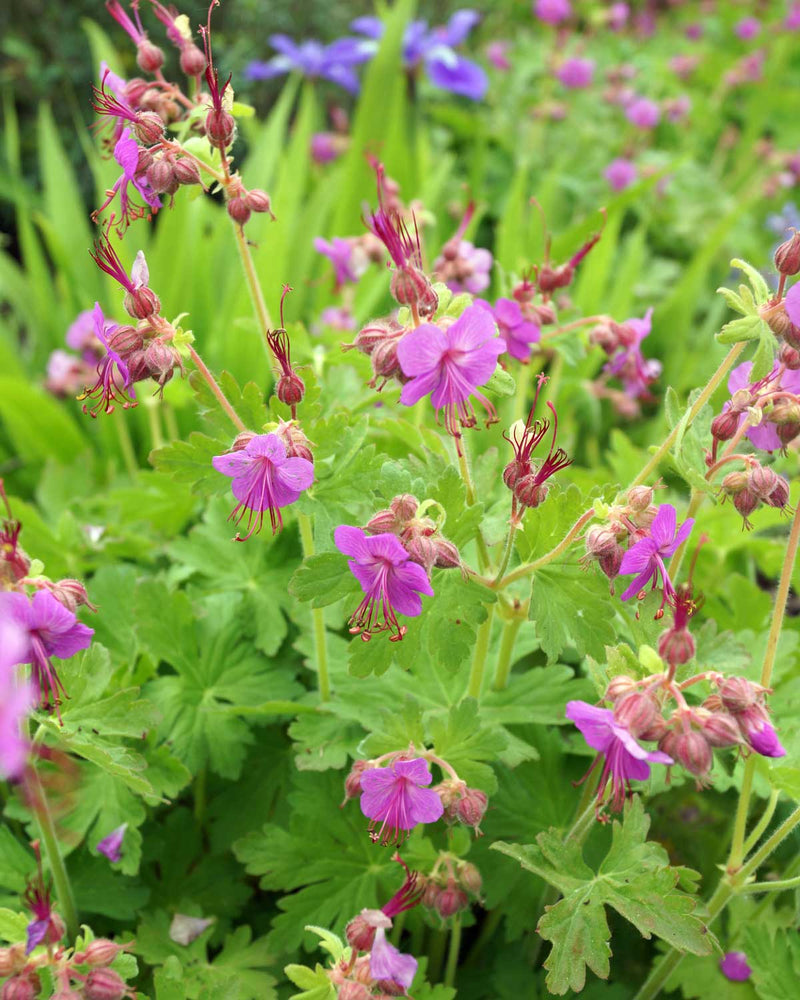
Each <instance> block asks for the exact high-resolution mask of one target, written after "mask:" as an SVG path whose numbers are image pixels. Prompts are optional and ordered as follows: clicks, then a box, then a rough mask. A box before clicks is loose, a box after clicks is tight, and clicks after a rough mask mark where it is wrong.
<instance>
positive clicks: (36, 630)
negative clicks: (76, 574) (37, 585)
mask: <svg viewBox="0 0 800 1000" xmlns="http://www.w3.org/2000/svg"><path fill="white" fill-rule="evenodd" d="M0 620H2V621H6V622H9V623H11V625H12V626H16V627H17V628H18V629H19V631H20V633H21V635H22V642H23V645H22V651H21V653H19V654H18V655H19V661H18V662H19V663H30V664H31V667H32V670H31V679H32V681H33V683H34V685H35V688H36V692H37V696H38V701H39V705H40V707H42V708H50V707H51V706H52V707H55V709H56V712H58V706H59V702H60V695H61V694H64V693H65V692H64V688H63V685H62V684H61V681H60V680H59V678H58V674H57V673H56V670H55V667H54V666H53V664H52V662H51V660H50V657H52V656H57V657H59V659H62V660H66V659H68V658H69V657H70V656H73V655H74V654H75V653H77V652H78V651H79V650H81V649H86V648H87V646H88V645H89V644H90V642H91V641H92V636H93V635H94V629H91V628H89V627H88V626H87V625H84V624H83V623H82V622H79V621H78V619H77V618H76V617H75V615H74V613H73V612H72V611H68V610H67V608H65V607H64V605H63V604H60V603H59V602H58V601H57V600H56V599H55V597H53V595H52V594H50V593H49V592H48V591H46V590H38V591H37V592H36V593H35V594H34V595H33V599H32V600H29V599H28V597H27V595H25V594H20V593H16V592H13V593H12V592H10V591H5V592H3V593H0ZM59 717H60V716H59Z"/></svg>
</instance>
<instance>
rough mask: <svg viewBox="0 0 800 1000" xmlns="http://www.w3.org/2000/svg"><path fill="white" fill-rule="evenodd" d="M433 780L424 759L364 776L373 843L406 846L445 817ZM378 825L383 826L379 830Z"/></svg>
mask: <svg viewBox="0 0 800 1000" xmlns="http://www.w3.org/2000/svg"><path fill="white" fill-rule="evenodd" d="M374 537H375V538H381V537H387V536H381V535H375V536H374ZM388 537H390V538H394V536H393V535H390V536H388ZM395 541H397V539H395ZM398 544H399V542H398ZM431 781H433V777H432V775H431V770H430V767H429V766H428V762H427V761H426V760H425V759H424V758H423V757H415V758H414V759H413V760H395V761H392V763H391V764H388V765H387V766H386V767H373V768H369V769H368V770H366V771H364V772H363V773H362V775H361V789H362V794H361V812H362V813H363V814H364V815H365V816H366V817H367V818H368V819H369V820H371V822H370V824H369V829H370V831H371V833H370V836H371V838H372V840H373V842H375V843H377V842H378V841H380V843H382V844H384V845H385V844H399V843H402V841H404V840H405V839H406V837H407V836H408V834H409V833H410V831H411V830H413V829H414V827H415V826H416V825H417V823H435V822H436V820H437V819H440V818H441V816H442V814H443V813H444V806H443V805H442V800H441V799H440V798H439V796H438V795H437V794H436V792H434V791H433V790H432V789H430V788H428V787H427V786H428V785H430V783H431ZM378 824H380V827H379V828H378V830H377V831H375V827H376V826H377V825H378Z"/></svg>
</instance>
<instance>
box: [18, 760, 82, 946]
mask: <svg viewBox="0 0 800 1000" xmlns="http://www.w3.org/2000/svg"><path fill="white" fill-rule="evenodd" d="M30 775H31V776H30V779H29V781H30V786H31V792H32V798H33V802H34V806H33V811H34V815H35V816H36V822H37V825H38V827H39V833H40V835H41V838H42V843H43V844H44V851H45V854H46V855H47V862H48V864H49V865H50V872H51V874H52V876H53V886H54V887H55V890H56V899H57V900H58V905H59V906H60V908H61V916H62V917H63V918H64V924H65V926H66V928H67V939H68V940H69V941H74V940H75V938H76V937H77V934H78V911H77V910H76V908H75V896H74V894H73V892H72V883H71V882H70V880H69V875H68V874H67V869H66V866H65V865H64V859H63V858H62V857H61V849H60V848H59V846H58V837H57V836H56V828H55V824H54V823H53V815H52V813H51V812H50V806H49V805H48V802H47V796H46V795H45V791H44V787H43V786H42V782H41V780H40V778H39V774H38V772H37V771H36V767H35V765H34V764H33V763H31V767H30Z"/></svg>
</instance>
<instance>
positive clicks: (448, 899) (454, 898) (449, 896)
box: [436, 879, 469, 920]
mask: <svg viewBox="0 0 800 1000" xmlns="http://www.w3.org/2000/svg"><path fill="white" fill-rule="evenodd" d="M468 906H469V896H467V894H466V893H465V892H464V890H463V889H459V888H458V886H457V885H456V883H455V882H454V881H453V879H448V880H447V886H446V888H444V889H442V890H441V892H440V893H439V896H438V898H437V900H436V911H437V913H438V914H439V916H440V917H443V918H444V919H445V920H446V919H447V918H448V917H452V916H453V914H454V913H460V912H461V911H462V910H465V909H466V908H467V907H468Z"/></svg>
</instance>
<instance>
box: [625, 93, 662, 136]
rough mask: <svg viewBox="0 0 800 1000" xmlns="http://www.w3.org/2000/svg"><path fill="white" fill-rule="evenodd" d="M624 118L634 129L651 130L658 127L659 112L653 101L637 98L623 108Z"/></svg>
mask: <svg viewBox="0 0 800 1000" xmlns="http://www.w3.org/2000/svg"><path fill="white" fill-rule="evenodd" d="M625 117H626V118H627V119H628V121H629V122H630V123H631V125H635V126H636V128H640V129H651V128H655V127H656V125H658V120H659V118H660V117H661V111H660V110H659V107H658V105H657V104H656V102H655V101H651V100H649V99H648V98H646V97H637V98H635V99H634V100H633V101H631V103H630V104H629V105H628V106H627V107H626V108H625Z"/></svg>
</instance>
